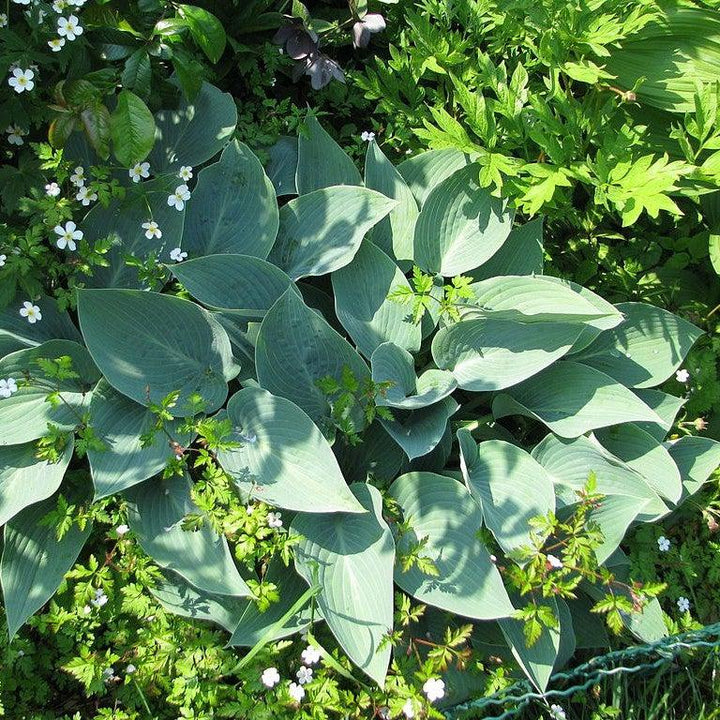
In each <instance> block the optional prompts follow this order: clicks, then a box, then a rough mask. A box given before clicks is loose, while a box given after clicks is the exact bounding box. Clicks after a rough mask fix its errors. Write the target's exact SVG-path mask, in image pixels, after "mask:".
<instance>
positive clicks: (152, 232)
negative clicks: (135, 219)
mask: <svg viewBox="0 0 720 720" xmlns="http://www.w3.org/2000/svg"><path fill="white" fill-rule="evenodd" d="M142 228H143V230H144V231H145V237H146V238H147V239H148V240H152V239H153V238H154V237H156V238H161V237H162V231H161V230H160V228H159V227H158V224H157V223H156V222H155V221H154V220H148V221H147V222H144V223H143V224H142Z"/></svg>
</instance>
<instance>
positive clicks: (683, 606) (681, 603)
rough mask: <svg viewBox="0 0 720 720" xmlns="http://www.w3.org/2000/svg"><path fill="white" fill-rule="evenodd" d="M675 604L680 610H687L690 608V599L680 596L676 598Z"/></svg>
mask: <svg viewBox="0 0 720 720" xmlns="http://www.w3.org/2000/svg"><path fill="white" fill-rule="evenodd" d="M677 606H678V609H679V610H680V612H687V611H688V610H689V609H690V601H689V600H688V599H687V598H686V597H682V596H681V597H679V598H678V599H677Z"/></svg>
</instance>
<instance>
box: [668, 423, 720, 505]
mask: <svg viewBox="0 0 720 720" xmlns="http://www.w3.org/2000/svg"><path fill="white" fill-rule="evenodd" d="M668 452H669V453H670V457H671V458H672V459H673V460H674V461H675V463H676V465H677V467H678V470H679V471H680V476H681V477H682V485H683V499H684V498H686V497H688V496H689V495H693V494H695V493H696V492H697V491H698V490H699V489H700V488H701V487H702V486H703V485H704V484H705V482H706V481H707V479H708V478H709V477H710V475H712V473H713V472H714V471H715V470H717V468H718V466H720V442H717V441H716V440H711V439H710V438H704V437H695V436H685V437H682V438H680V439H679V440H678V441H677V442H674V443H672V445H670V447H669V448H668Z"/></svg>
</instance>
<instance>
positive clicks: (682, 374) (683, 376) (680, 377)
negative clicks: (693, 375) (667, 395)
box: [675, 368, 690, 383]
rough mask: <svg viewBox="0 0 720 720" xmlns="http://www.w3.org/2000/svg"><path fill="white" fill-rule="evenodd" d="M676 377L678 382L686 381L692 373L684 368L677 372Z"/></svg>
mask: <svg viewBox="0 0 720 720" xmlns="http://www.w3.org/2000/svg"><path fill="white" fill-rule="evenodd" d="M675 379H676V380H677V381H678V382H681V383H686V382H687V381H688V380H689V379H690V373H689V372H688V371H687V370H685V368H682V369H680V370H678V371H677V372H676V373H675Z"/></svg>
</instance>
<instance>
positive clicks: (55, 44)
mask: <svg viewBox="0 0 720 720" xmlns="http://www.w3.org/2000/svg"><path fill="white" fill-rule="evenodd" d="M48 45H49V46H50V49H51V50H52V51H53V52H60V50H62V48H63V45H65V38H61V37H56V38H53V39H52V40H48Z"/></svg>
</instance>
